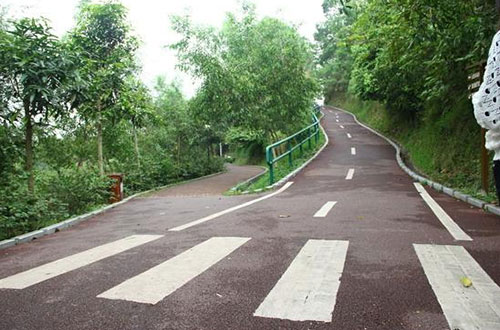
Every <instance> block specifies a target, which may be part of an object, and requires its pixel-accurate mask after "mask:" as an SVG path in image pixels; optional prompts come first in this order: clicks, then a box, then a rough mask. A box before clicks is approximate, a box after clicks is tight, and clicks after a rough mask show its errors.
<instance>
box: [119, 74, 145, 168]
mask: <svg viewBox="0 0 500 330" xmlns="http://www.w3.org/2000/svg"><path fill="white" fill-rule="evenodd" d="M119 107H120V108H121V109H120V110H121V112H122V113H123V116H124V117H125V118H127V119H128V120H129V121H130V124H131V125H132V135H133V139H134V150H135V156H136V161H137V168H138V169H139V170H140V169H141V155H140V148H139V140H138V138H137V129H138V128H141V127H143V126H144V125H145V122H146V120H147V119H148V117H152V116H153V100H152V99H151V95H150V94H149V90H148V89H147V87H146V86H145V85H144V84H143V83H142V82H141V81H140V80H138V79H136V78H135V77H130V78H129V79H128V80H127V81H126V82H125V85H124V86H123V89H122V92H121V97H120V100H119Z"/></svg>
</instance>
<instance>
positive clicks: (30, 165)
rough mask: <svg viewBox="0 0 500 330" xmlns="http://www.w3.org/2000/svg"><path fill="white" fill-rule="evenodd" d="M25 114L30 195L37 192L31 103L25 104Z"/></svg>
mask: <svg viewBox="0 0 500 330" xmlns="http://www.w3.org/2000/svg"><path fill="white" fill-rule="evenodd" d="M24 113H25V117H26V164H25V169H26V172H28V175H29V176H28V191H29V193H30V194H33V193H34V192H35V176H34V174H33V122H32V120H31V119H32V118H31V112H30V106H29V103H27V102H25V103H24Z"/></svg>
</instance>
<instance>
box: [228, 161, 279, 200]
mask: <svg viewBox="0 0 500 330" xmlns="http://www.w3.org/2000/svg"><path fill="white" fill-rule="evenodd" d="M257 166H258V167H260V168H262V169H263V170H264V171H262V172H260V173H259V174H257V175H254V176H253V177H251V178H250V179H247V180H245V181H243V182H241V183H238V184H237V185H236V186H234V187H232V188H231V189H229V191H230V192H236V190H238V188H239V187H241V186H246V185H249V184H252V183H254V182H255V181H257V180H258V179H259V178H260V177H261V176H263V175H264V174H266V173H267V172H268V171H269V170H268V169H267V167H264V166H260V165H257ZM240 194H242V193H240Z"/></svg>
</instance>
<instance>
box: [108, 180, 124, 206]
mask: <svg viewBox="0 0 500 330" xmlns="http://www.w3.org/2000/svg"><path fill="white" fill-rule="evenodd" d="M108 177H109V178H110V179H111V180H113V184H112V185H111V198H110V199H109V202H110V203H111V204H112V203H116V202H119V201H121V200H122V199H123V174H122V173H112V174H108Z"/></svg>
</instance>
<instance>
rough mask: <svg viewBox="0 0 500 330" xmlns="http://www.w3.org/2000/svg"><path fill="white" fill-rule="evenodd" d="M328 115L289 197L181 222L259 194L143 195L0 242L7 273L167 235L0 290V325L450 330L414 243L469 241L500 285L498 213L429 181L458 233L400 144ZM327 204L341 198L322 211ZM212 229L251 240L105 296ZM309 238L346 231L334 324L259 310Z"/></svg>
mask: <svg viewBox="0 0 500 330" xmlns="http://www.w3.org/2000/svg"><path fill="white" fill-rule="evenodd" d="M324 112H325V118H324V120H323V123H324V127H325V129H326V131H327V133H328V135H329V137H330V144H329V145H328V147H327V148H326V149H325V150H324V151H323V152H322V153H321V154H320V155H319V157H318V158H317V159H316V160H315V161H313V162H312V163H311V164H310V165H309V166H308V167H307V168H306V169H305V170H304V171H303V172H302V173H301V174H299V175H298V176H297V177H296V178H294V184H293V185H292V186H291V187H290V188H288V189H287V190H285V191H284V192H282V193H281V194H278V195H276V196H274V197H271V198H269V199H266V200H263V201H261V202H259V203H256V204H253V205H250V206H248V207H245V208H241V209H238V210H235V211H234V212H231V213H227V214H225V215H221V216H220V217H217V218H214V219H212V220H210V221H207V222H203V223H200V224H198V225H195V226H192V227H190V228H187V229H185V230H181V231H169V230H168V229H172V228H174V227H176V226H179V225H182V224H186V223H189V222H191V221H193V220H197V219H200V218H203V217H206V216H208V215H211V214H213V213H216V212H219V211H221V210H224V209H227V208H230V207H233V206H236V205H239V204H241V203H244V202H247V201H250V200H252V199H255V198H257V197H259V196H236V197H222V196H198V197H153V198H144V199H134V200H132V201H131V202H129V203H126V204H124V205H123V206H120V207H118V208H116V209H114V210H111V211H109V212H106V213H104V214H102V215H99V216H96V217H95V218H94V219H91V220H89V221H87V222H84V223H81V224H80V225H78V226H76V227H74V228H71V229H68V230H65V231H62V232H59V233H57V234H55V235H50V236H47V237H44V238H41V239H39V240H37V241H35V242H32V243H29V244H23V245H20V246H16V247H13V248H9V249H6V250H3V251H0V279H2V278H4V277H7V276H10V275H14V274H17V273H19V272H21V271H25V270H28V269H31V268H33V267H36V266H39V265H43V264H46V263H48V262H51V261H54V260H58V259H60V258H63V257H66V256H70V255H73V254H75V253H78V252H81V251H85V250H87V249H90V248H93V247H96V246H98V245H101V244H104V243H109V242H113V241H115V240H118V239H121V238H124V237H127V236H129V235H134V234H153V235H164V236H163V237H162V238H160V239H157V240H155V241H152V242H150V243H147V244H144V245H141V246H138V247H136V248H133V249H130V250H127V251H125V252H121V253H119V254H116V255H113V256H110V257H108V258H105V259H102V260H100V261H97V262H95V263H91V264H89V265H87V266H84V267H81V268H79V269H75V270H73V271H69V272H66V273H64V274H61V275H59V276H56V277H54V278H51V279H48V280H46V281H43V282H40V283H38V284H35V285H32V286H30V287H27V288H24V289H0V306H1V309H0V316H1V317H0V329H432V330H435V329H449V325H448V322H447V319H446V318H445V315H444V314H443V310H442V308H441V305H440V303H439V302H438V300H437V297H436V294H435V293H434V291H433V289H432V287H431V285H430V284H429V280H428V278H427V276H426V274H425V273H424V270H423V267H422V265H421V263H420V262H419V259H418V257H417V255H416V253H415V249H414V247H413V244H414V243H417V244H434V245H454V246H463V247H464V248H465V249H466V250H467V251H468V252H469V253H470V254H471V256H472V257H473V258H474V259H475V260H476V261H477V262H478V263H479V265H480V266H481V267H482V269H483V270H484V271H485V272H486V273H487V274H488V275H489V276H490V277H491V278H492V279H493V281H495V283H496V285H498V284H499V283H500V263H499V262H498V260H499V256H500V220H499V218H498V217H496V216H494V215H491V214H487V213H485V212H483V211H482V210H479V209H475V208H470V207H469V205H467V204H465V203H463V202H460V201H456V200H454V199H452V198H450V197H448V196H446V195H443V194H440V193H436V192H434V191H432V190H431V189H429V188H427V187H426V190H427V191H428V192H429V193H430V194H431V195H432V196H433V197H434V198H435V200H436V201H437V202H438V203H439V204H440V205H441V207H442V208H443V209H444V210H445V211H446V212H447V213H448V214H449V215H450V216H451V217H452V218H453V220H454V221H455V222H456V223H457V224H458V226H460V227H461V228H462V229H463V230H464V231H465V232H466V233H467V234H468V235H470V236H471V237H472V239H473V240H472V241H456V240H454V239H453V237H452V236H451V235H450V233H449V232H448V231H447V230H446V229H445V227H444V226H443V225H442V224H441V222H440V221H439V220H438V219H437V217H436V216H435V215H434V213H433V212H432V211H431V209H430V208H429V207H428V206H427V204H425V202H424V201H423V200H422V198H421V197H420V195H419V194H418V192H417V191H416V189H415V187H414V185H413V181H412V180H411V178H410V177H409V176H407V175H406V174H405V173H404V172H403V171H402V170H401V169H400V168H399V167H398V165H397V163H396V161H395V151H394V149H393V148H392V147H391V146H389V145H388V144H387V143H386V142H385V141H384V140H383V139H381V138H379V137H378V136H376V135H374V134H373V133H371V132H369V131H368V130H366V129H364V128H362V127H361V126H359V125H357V124H356V123H355V122H354V120H353V118H352V116H350V115H348V114H346V113H343V112H340V111H338V110H335V109H326V110H325V111H324ZM336 114H337V115H338V122H337V121H336V119H335V115H336ZM341 125H342V127H343V128H342V127H341ZM347 133H349V134H350V135H351V137H352V138H348V137H347ZM353 147H354V148H356V155H352V154H351V148H353ZM351 168H353V169H355V172H354V175H353V178H352V180H346V174H347V172H348V170H349V169H351ZM327 201H337V204H336V205H335V206H334V208H333V209H332V210H331V211H330V212H329V213H328V214H327V215H326V216H325V217H324V218H315V217H313V215H314V214H315V213H316V212H317V211H318V210H319V209H320V208H321V207H322V206H323V205H324V204H325V203H326V202H327ZM283 215H286V216H288V217H283ZM213 237H242V238H250V240H248V241H247V242H246V243H245V244H243V245H242V246H240V247H239V248H238V249H236V250H235V251H234V252H232V253H230V254H229V255H227V256H225V257H224V258H223V259H222V260H220V261H219V262H217V263H215V264H214V265H213V266H211V267H210V268H208V269H207V270H205V271H203V272H201V274H200V275H198V276H196V277H194V278H193V279H191V280H190V281H188V282H187V283H186V284H184V285H183V286H181V287H179V288H178V289H177V290H175V291H174V292H172V293H171V294H169V295H167V296H166V297H165V298H163V299H162V300H161V301H159V302H158V303H156V304H145V303H138V302H132V301H126V300H111V299H104V298H98V297H97V296H98V295H100V294H102V293H103V292H105V291H107V290H109V289H111V288H113V287H115V286H117V285H120V284H121V283H123V282H124V281H127V280H129V279H130V278H133V277H134V276H137V275H139V274H141V273H143V272H145V271H148V270H149V269H151V268H153V267H155V266H157V265H159V264H161V263H163V262H165V261H167V260H169V259H171V258H174V257H176V256H179V255H180V254H181V253H183V252H184V251H186V250H189V249H190V248H192V247H194V246H196V245H197V244H200V243H202V242H204V241H206V240H208V239H211V238H213ZM311 239H318V240H329V241H331V240H342V241H348V242H349V246H348V250H347V257H346V260H345V263H344V269H343V274H342V277H341V278H340V286H339V290H338V293H337V296H336V303H335V307H334V309H333V308H332V310H333V314H332V318H331V321H329V322H321V321H291V320H284V319H280V318H270V317H260V316H254V313H255V312H256V310H257V308H258V307H259V306H260V305H261V303H262V302H263V301H264V300H265V299H266V297H267V296H268V295H269V293H270V291H271V290H272V289H273V287H275V285H276V283H277V282H278V281H279V280H280V278H281V277H282V276H283V274H284V273H285V271H287V268H288V267H289V266H290V265H291V263H292V262H293V261H294V260H295V258H296V257H297V255H298V253H299V251H300V250H301V249H302V248H303V247H304V245H305V244H306V243H307V242H308V241H309V240H311ZM305 273H307V271H305ZM169 275H171V274H170V273H168V274H165V277H168V276H169ZM0 281H1V280H0ZM0 283H1V282H0ZM159 287H160V283H159V284H158V288H159ZM292 291H293V290H292ZM278 307H280V306H278ZM464 312H466V311H464ZM461 330H464V329H461Z"/></svg>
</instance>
